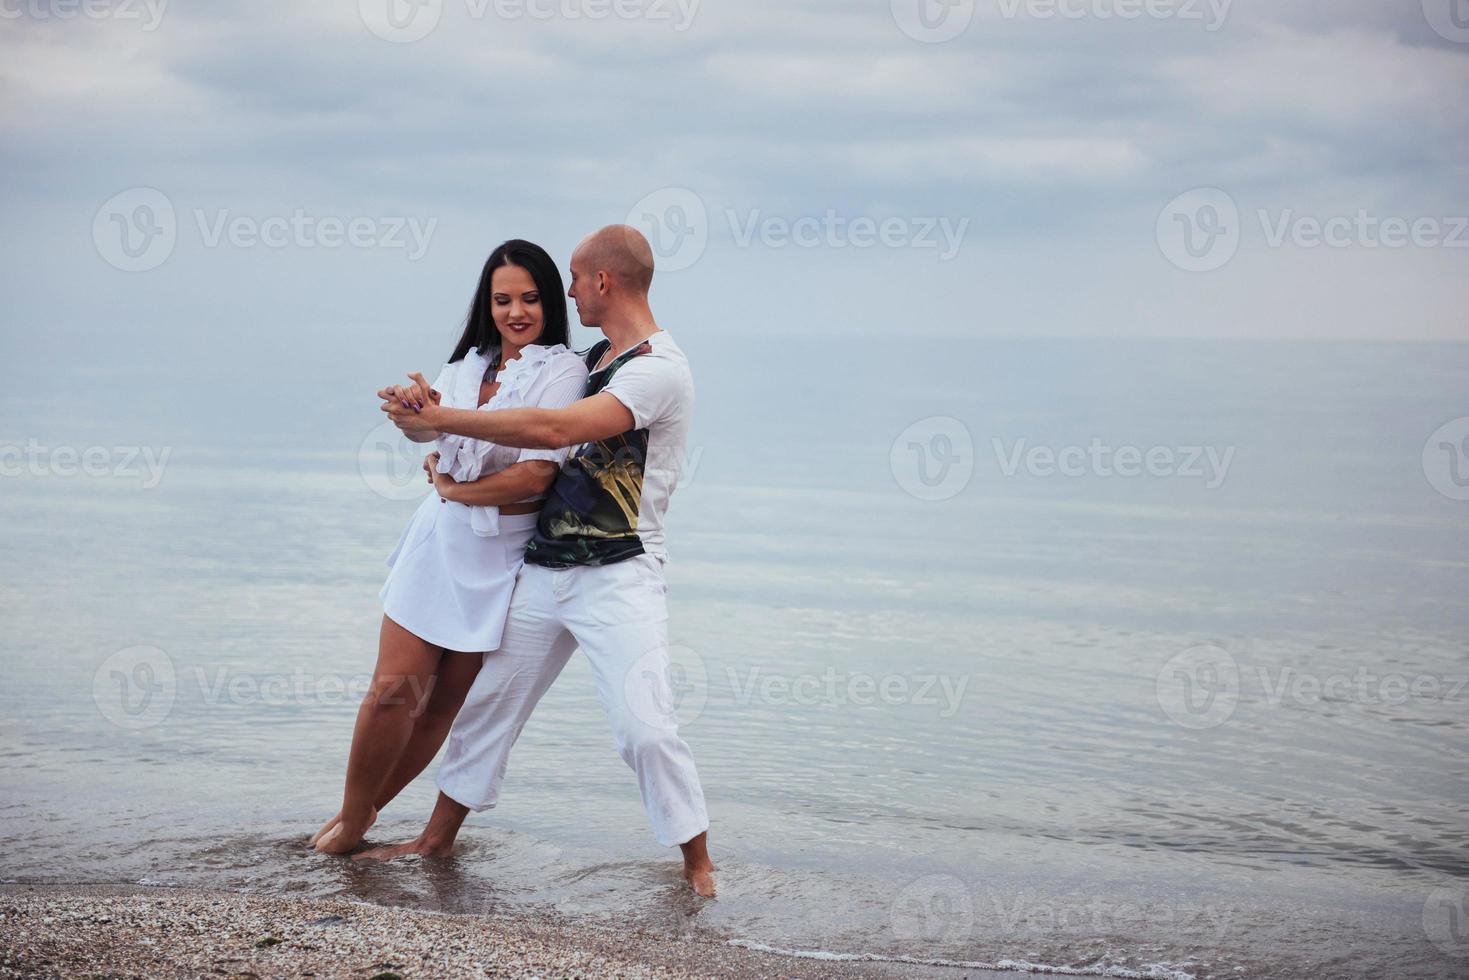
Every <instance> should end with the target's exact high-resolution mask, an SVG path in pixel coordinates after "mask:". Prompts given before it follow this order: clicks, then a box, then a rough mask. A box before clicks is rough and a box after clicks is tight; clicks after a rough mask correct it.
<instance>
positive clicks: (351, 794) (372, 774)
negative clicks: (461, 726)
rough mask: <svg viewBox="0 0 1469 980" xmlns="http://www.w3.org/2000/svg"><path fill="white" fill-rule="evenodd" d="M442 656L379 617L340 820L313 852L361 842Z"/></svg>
mask: <svg viewBox="0 0 1469 980" xmlns="http://www.w3.org/2000/svg"><path fill="white" fill-rule="evenodd" d="M443 655H444V654H443V650H442V649H440V648H439V647H436V646H434V645H433V644H431V643H428V642H426V641H424V640H421V639H419V638H418V637H417V636H414V635H413V634H412V633H410V632H408V631H407V630H406V629H404V628H403V627H401V626H399V625H398V624H397V623H395V622H393V621H392V620H391V619H389V618H388V617H387V616H384V617H383V624H382V630H381V632H380V633H379V639H378V653H377V669H376V670H375V672H374V673H373V677H372V687H371V689H370V690H369V691H368V692H367V696H366V697H364V698H363V699H362V706H361V707H360V708H358V709H357V726H356V728H355V729H354V730H353V732H352V752H351V754H350V755H349V757H348V759H347V786H346V789H345V790H344V791H343V793H342V811H341V814H340V821H339V822H338V824H337V826H336V827H335V828H333V829H331V830H328V831H327V832H325V833H323V834H321V835H320V836H319V837H318V838H317V840H316V849H317V850H318V851H326V852H328V853H331V854H342V853H345V852H347V851H350V850H352V849H353V848H355V847H357V845H359V844H361V843H362V835H363V834H365V833H366V832H367V828H368V827H370V826H372V822H373V821H374V820H376V819H377V810H376V808H375V806H374V803H375V801H376V800H377V798H378V794H379V792H380V791H381V790H382V789H383V785H384V783H385V782H386V781H387V779H388V777H389V775H390V774H391V773H392V772H393V770H394V769H395V767H396V766H397V764H398V760H399V759H400V758H401V757H402V755H403V752H404V750H405V749H406V748H407V747H408V743H409V741H410V739H411V738H412V735H413V728H414V722H415V720H416V718H417V716H418V715H419V714H420V709H421V708H422V707H423V706H426V705H427V703H428V699H429V697H430V695H431V693H432V690H433V686H434V683H435V675H436V674H437V672H438V669H439V662H440V660H441V659H442V657H443Z"/></svg>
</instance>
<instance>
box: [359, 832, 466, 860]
mask: <svg viewBox="0 0 1469 980" xmlns="http://www.w3.org/2000/svg"><path fill="white" fill-rule="evenodd" d="M453 853H454V842H453V841H452V840H451V841H449V842H448V843H447V844H445V843H440V842H438V841H434V840H431V839H429V838H427V837H424V836H422V835H419V836H418V837H415V838H414V839H413V840H411V841H409V842H408V843H406V844H392V845H389V846H388V847H374V848H373V849H372V850H370V851H363V852H362V853H361V854H354V855H352V860H354V861H391V860H393V859H394V858H400V857H407V856H408V855H409V854H417V855H419V856H420V857H435V858H445V857H448V856H449V855H451V854H453Z"/></svg>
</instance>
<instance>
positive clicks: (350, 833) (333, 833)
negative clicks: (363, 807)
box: [313, 809, 377, 854]
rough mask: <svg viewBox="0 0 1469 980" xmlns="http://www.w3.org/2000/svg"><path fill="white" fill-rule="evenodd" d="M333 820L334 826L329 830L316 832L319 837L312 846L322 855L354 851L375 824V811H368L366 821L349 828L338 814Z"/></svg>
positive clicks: (324, 829)
mask: <svg viewBox="0 0 1469 980" xmlns="http://www.w3.org/2000/svg"><path fill="white" fill-rule="evenodd" d="M335 819H336V823H335V825H334V826H331V827H330V829H328V828H326V827H323V828H322V829H321V830H320V831H319V832H318V834H319V836H318V837H317V838H316V843H315V844H314V845H313V846H314V847H315V848H316V849H317V850H318V851H320V852H321V853H323V854H346V853H347V852H348V851H351V850H354V849H356V848H357V847H358V846H359V845H360V844H361V843H362V838H363V836H365V835H366V834H367V831H368V829H369V828H370V827H371V826H372V825H373V824H375V823H377V810H375V809H369V810H368V815H367V820H366V821H365V822H363V823H362V824H360V825H357V826H349V825H348V824H347V823H346V822H345V821H344V820H342V815H341V814H340V813H339V814H337V816H336V818H335Z"/></svg>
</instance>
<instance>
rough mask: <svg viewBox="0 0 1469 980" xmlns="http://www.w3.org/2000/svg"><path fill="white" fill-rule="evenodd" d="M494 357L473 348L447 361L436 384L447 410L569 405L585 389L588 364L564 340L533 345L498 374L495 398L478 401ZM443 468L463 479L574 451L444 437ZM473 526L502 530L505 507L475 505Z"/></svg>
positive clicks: (484, 531) (481, 531) (559, 458)
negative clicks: (516, 446)
mask: <svg viewBox="0 0 1469 980" xmlns="http://www.w3.org/2000/svg"><path fill="white" fill-rule="evenodd" d="M489 366H490V359H489V358H488V357H486V356H485V355H484V354H481V353H480V352H479V351H477V350H470V352H469V353H468V354H466V355H465V356H464V359H463V360H460V361H454V362H451V363H449V364H445V365H444V369H443V371H441V372H439V377H438V380H436V381H435V382H434V384H433V387H434V389H435V390H436V391H438V393H439V395H440V396H441V400H440V403H441V404H442V405H444V406H445V407H447V408H467V409H470V410H471V411H473V410H475V409H478V410H479V411H485V412H488V411H494V410H497V409H502V408H565V407H566V406H567V405H570V404H571V403H573V402H575V401H577V400H578V399H580V398H581V397H582V395H583V394H584V392H585V391H586V383H587V367H586V365H585V364H584V363H582V359H581V357H580V356H579V355H577V354H575V353H574V352H572V351H571V350H568V349H567V347H566V345H564V344H556V345H554V346H550V347H544V346H541V345H540V344H530V345H528V346H526V347H524V348H522V349H521V352H520V356H519V357H518V358H516V359H515V360H513V361H511V362H509V363H508V364H506V365H505V367H504V369H503V370H502V371H500V373H499V375H497V377H496V380H498V381H499V382H500V388H499V390H497V391H496V392H495V395H494V397H493V398H491V399H490V400H489V401H487V402H485V404H484V405H483V406H480V405H479V386H480V383H481V382H483V381H484V378H485V371H486V370H487V369H488V368H489ZM438 450H439V467H438V468H439V472H440V473H447V474H448V475H449V476H451V477H453V478H454V479H456V480H458V481H459V482H461V483H469V482H473V481H475V480H478V479H479V478H480V477H483V476H488V475H489V474H491V473H498V472H500V471H501V470H503V469H506V468H507V467H510V466H513V465H515V464H516V463H521V462H524V461H526V460H529V459H544V460H549V461H551V462H553V463H555V464H556V465H558V466H560V465H561V464H562V463H564V462H566V457H567V455H568V454H570V452H571V449H570V447H567V448H565V449H515V448H512V447H510V446H501V445H497V444H496V443H493V442H484V441H482V440H479V439H470V438H467V437H465V436H453V435H447V434H446V435H440V436H439V439H438ZM469 519H470V526H471V527H472V528H473V529H474V533H475V534H478V535H480V536H482V537H494V536H495V535H497V534H499V533H500V508H498V507H471V508H470V518H469Z"/></svg>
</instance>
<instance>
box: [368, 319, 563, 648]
mask: <svg viewBox="0 0 1469 980" xmlns="http://www.w3.org/2000/svg"><path fill="white" fill-rule="evenodd" d="M489 364H490V362H489V359H488V358H487V357H486V356H485V355H483V354H481V353H480V352H479V351H476V350H471V351H470V352H469V353H468V354H467V355H465V357H464V359H463V360H461V361H456V362H454V363H451V364H446V365H444V370H443V371H442V372H440V374H439V377H438V380H437V381H435V382H434V384H433V387H434V389H435V390H437V391H438V392H439V394H440V395H441V396H442V398H441V404H443V405H444V406H445V407H448V408H467V409H475V408H476V407H477V406H478V402H479V388H480V383H481V382H482V381H483V380H484V376H485V370H486V369H487V368H488V367H489ZM497 380H498V381H499V382H500V388H499V390H498V391H496V392H495V395H494V397H493V398H491V399H490V400H489V401H488V402H486V403H485V404H484V406H483V407H482V408H481V409H480V410H481V411H489V410H493V409H501V408H536V407H539V408H564V407H566V406H567V405H570V404H571V403H572V402H575V401H577V400H578V399H580V398H581V397H582V394H583V392H584V391H585V389H586V380H587V368H586V365H585V364H583V363H582V359H581V357H580V356H578V355H577V354H575V353H573V352H571V351H570V350H567V348H566V347H565V346H564V345H562V344H557V345H555V346H553V347H543V346H541V345H539V344H532V345H530V346H528V347H525V348H523V349H522V351H521V354H520V357H518V358H516V359H515V360H513V361H511V362H510V363H508V364H506V365H505V368H504V370H502V371H501V372H500V373H499V375H498V376H497ZM437 448H438V451H439V472H441V473H447V474H449V475H450V476H452V477H453V478H454V479H456V480H459V481H460V482H469V481H473V480H477V479H479V478H480V477H482V476H488V475H489V474H491V473H498V472H500V471H501V470H503V469H505V468H506V467H509V466H512V465H514V464H515V463H519V462H523V461H525V460H529V459H544V460H550V461H551V462H554V463H556V464H557V465H558V466H559V465H560V464H561V463H563V462H565V461H566V456H567V454H568V453H569V452H570V450H569V449H554V450H553V449H514V448H511V447H509V446H500V445H496V444H495V443H490V442H483V441H480V440H478V439H467V438H464V437H463V436H451V435H444V436H440V438H439V440H438V444H437ZM537 516H538V515H536V514H519V515H506V514H501V513H500V510H499V508H498V507H470V506H467V505H465V504H461V503H456V502H454V501H445V500H442V499H440V497H439V495H438V494H437V493H433V492H432V491H430V493H429V495H428V496H427V497H425V498H424V501H423V503H422V504H420V505H419V507H418V510H417V511H415V512H414V514H413V519H412V520H410V521H409V522H408V527H407V528H406V529H404V531H403V535H402V537H400V538H399V539H398V544H397V546H396V547H395V548H394V549H393V553H392V554H391V555H389V556H388V566H389V568H390V569H391V571H389V572H388V580H387V581H386V582H384V583H383V587H382V591H381V593H380V595H381V597H382V602H383V612H384V613H385V614H386V615H387V617H388V618H389V619H391V620H392V621H393V622H395V623H397V624H398V625H399V626H402V627H403V628H404V629H406V630H408V631H409V632H410V633H412V634H414V635H415V636H417V637H419V638H420V639H423V640H426V641H428V642H429V643H432V644H433V645H434V646H439V647H443V648H444V649H446V650H456V651H462V652H466V653H483V652H487V651H490V650H494V649H496V648H497V647H499V645H500V635H501V632H502V631H503V629H504V626H505V618H506V616H507V615H508V613H509V610H510V594H511V592H512V591H513V590H514V588H515V576H516V573H517V572H519V571H520V566H521V563H522V561H523V560H524V557H525V545H526V542H527V541H529V540H530V536H531V534H532V533H534V531H535V527H536V519H537Z"/></svg>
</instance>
